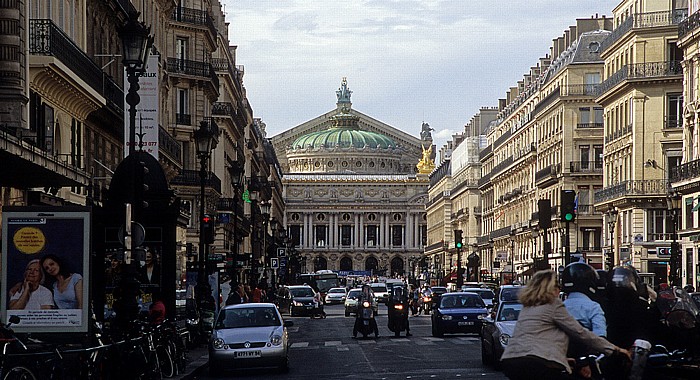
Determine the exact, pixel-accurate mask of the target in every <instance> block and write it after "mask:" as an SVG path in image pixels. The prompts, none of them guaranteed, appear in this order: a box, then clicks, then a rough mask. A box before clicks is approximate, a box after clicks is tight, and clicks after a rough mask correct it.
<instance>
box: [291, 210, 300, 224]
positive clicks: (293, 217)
mask: <svg viewBox="0 0 700 380" xmlns="http://www.w3.org/2000/svg"><path fill="white" fill-rule="evenodd" d="M291 219H292V220H293V221H295V222H298V221H299V214H297V213H296V212H295V213H294V214H292V217H291Z"/></svg>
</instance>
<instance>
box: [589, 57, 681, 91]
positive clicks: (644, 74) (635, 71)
mask: <svg viewBox="0 0 700 380" xmlns="http://www.w3.org/2000/svg"><path fill="white" fill-rule="evenodd" d="M673 76H677V77H678V78H679V79H683V67H682V66H681V61H665V62H645V63H635V64H632V65H624V66H622V68H621V69H620V70H618V71H617V72H616V73H614V74H613V75H611V76H610V77H608V79H606V80H605V81H603V83H601V84H600V86H599V87H598V96H601V95H603V94H605V93H606V92H608V91H610V90H611V89H613V88H614V87H615V86H617V85H618V84H620V83H622V82H623V81H625V80H632V79H651V78H666V77H673Z"/></svg>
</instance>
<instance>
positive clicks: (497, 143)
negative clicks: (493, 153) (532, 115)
mask: <svg viewBox="0 0 700 380" xmlns="http://www.w3.org/2000/svg"><path fill="white" fill-rule="evenodd" d="M511 134H512V133H511V131H510V129H506V131H505V132H503V134H502V135H500V136H499V137H498V138H497V139H496V141H494V142H493V149H496V148H498V147H499V146H501V145H503V143H504V142H506V140H508V138H510V136H511Z"/></svg>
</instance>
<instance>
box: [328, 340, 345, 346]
mask: <svg viewBox="0 0 700 380" xmlns="http://www.w3.org/2000/svg"><path fill="white" fill-rule="evenodd" d="M342 343H343V342H341V341H339V340H330V341H328V342H326V347H330V346H340V345H341V344H342Z"/></svg>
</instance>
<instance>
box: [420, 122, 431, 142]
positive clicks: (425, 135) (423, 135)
mask: <svg viewBox="0 0 700 380" xmlns="http://www.w3.org/2000/svg"><path fill="white" fill-rule="evenodd" d="M430 131H434V129H433V128H430V124H428V123H425V122H424V123H423V125H421V131H420V139H421V140H432V139H433V135H432V134H431V133H430Z"/></svg>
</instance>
